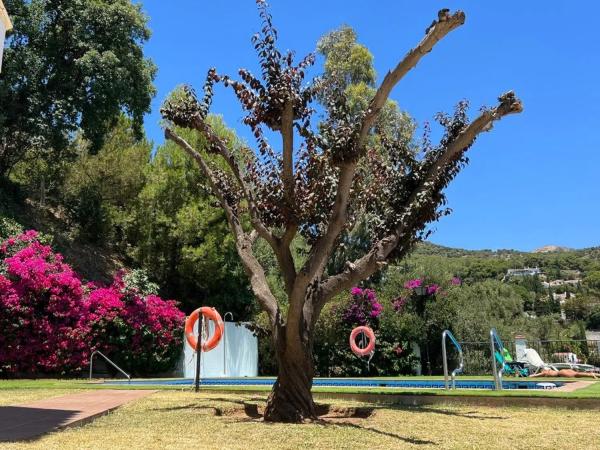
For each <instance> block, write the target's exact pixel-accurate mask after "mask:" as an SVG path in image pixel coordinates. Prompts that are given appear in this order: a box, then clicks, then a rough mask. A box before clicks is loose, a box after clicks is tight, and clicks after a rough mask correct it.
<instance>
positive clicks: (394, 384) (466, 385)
mask: <svg viewBox="0 0 600 450" xmlns="http://www.w3.org/2000/svg"><path fill="white" fill-rule="evenodd" d="M274 382H275V378H203V379H202V380H201V384H202V385H203V386H272V385H273V383H274ZM105 384H131V385H138V386H139V385H141V386H161V385H166V386H186V385H187V386H191V385H193V384H194V380H193V379H191V378H178V379H172V380H132V381H131V382H130V383H128V382H127V381H108V382H106V383H105ZM540 384H546V383H540V382H538V381H518V380H509V381H507V380H504V381H503V382H502V387H503V388H504V389H547V388H548V387H546V386H543V385H540ZM552 384H555V385H556V387H560V386H562V385H564V383H561V382H560V381H553V382H552ZM313 386H315V387H321V386H328V387H369V388H412V389H443V388H444V380H407V379H404V380H393V379H390V380H383V379H379V380H377V379H365V378H363V379H361V378H315V379H314V381H313ZM456 388H457V389H494V382H493V381H491V380H490V381H487V380H457V381H456Z"/></svg>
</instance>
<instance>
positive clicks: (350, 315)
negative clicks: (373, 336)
mask: <svg viewBox="0 0 600 450" xmlns="http://www.w3.org/2000/svg"><path fill="white" fill-rule="evenodd" d="M350 294H351V296H352V300H351V301H350V304H349V305H348V307H347V308H346V310H345V311H344V313H343V315H342V319H343V320H344V322H346V323H347V324H351V325H367V323H368V322H369V320H370V319H377V318H378V317H379V316H380V315H381V313H382V312H383V306H382V305H381V303H379V301H378V300H377V296H376V295H375V291H373V290H372V289H361V288H359V287H353V288H352V289H351V290H350Z"/></svg>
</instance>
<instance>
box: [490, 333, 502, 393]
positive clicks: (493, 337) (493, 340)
mask: <svg viewBox="0 0 600 450" xmlns="http://www.w3.org/2000/svg"><path fill="white" fill-rule="evenodd" d="M496 346H498V347H499V352H498V353H499V354H500V356H501V358H502V367H501V368H500V370H498V365H497V364H496ZM490 351H491V354H492V356H491V358H492V372H493V373H494V385H495V387H496V390H497V391H501V390H502V375H503V374H504V344H503V343H502V340H501V339H500V336H498V333H497V332H496V329H495V328H492V329H491V330H490Z"/></svg>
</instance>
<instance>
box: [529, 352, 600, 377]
mask: <svg viewBox="0 0 600 450" xmlns="http://www.w3.org/2000/svg"><path fill="white" fill-rule="evenodd" d="M519 362H524V363H525V364H527V366H528V367H529V373H530V374H532V375H533V374H535V373H538V372H540V371H542V370H544V369H549V370H560V369H572V370H576V371H578V372H595V371H597V369H596V367H594V366H592V365H590V364H574V363H565V362H561V363H549V364H548V363H545V362H544V360H543V359H542V357H541V356H540V355H539V353H538V352H537V351H535V350H534V349H533V348H526V349H525V352H524V354H523V357H522V358H521V360H520V361H519Z"/></svg>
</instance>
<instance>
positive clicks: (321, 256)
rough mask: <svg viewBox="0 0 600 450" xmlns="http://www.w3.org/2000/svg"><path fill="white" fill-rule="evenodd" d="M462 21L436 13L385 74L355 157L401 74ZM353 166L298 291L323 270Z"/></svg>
mask: <svg viewBox="0 0 600 450" xmlns="http://www.w3.org/2000/svg"><path fill="white" fill-rule="evenodd" d="M464 22H465V14H464V13H463V12H462V11H457V12H456V13H454V14H450V13H449V11H448V10H441V11H439V12H438V20H436V21H434V22H433V23H432V24H431V26H430V27H429V28H428V29H427V31H426V35H425V37H424V38H423V40H421V42H419V44H418V45H417V46H416V47H415V48H414V49H412V50H410V51H409V52H408V53H407V54H406V56H405V57H404V59H403V60H402V61H400V63H399V64H398V65H397V66H396V68H395V69H394V70H392V71H391V72H388V74H387V75H386V76H385V78H384V79H383V82H382V84H381V86H380V87H379V89H377V92H376V93H375V95H374V97H373V99H372V100H371V102H370V103H369V108H368V110H367V112H366V114H365V116H364V118H363V121H362V123H361V125H360V131H359V134H358V138H357V140H356V142H355V143H354V145H355V152H356V153H357V154H360V153H361V152H360V148H361V147H362V146H363V145H364V142H365V139H366V137H367V135H368V133H369V130H370V129H371V127H372V126H373V124H374V122H375V120H376V119H377V117H378V116H379V113H380V112H381V109H382V108H383V106H384V105H385V103H386V101H387V99H388V97H389V95H390V92H391V91H392V89H393V87H394V86H395V85H396V84H398V82H399V81H400V80H401V79H402V78H403V77H404V75H406V74H407V73H408V72H409V71H410V70H411V69H412V68H413V67H415V66H416V65H417V63H418V62H419V61H420V60H421V58H422V57H423V56H425V55H426V54H427V53H429V52H430V51H431V49H432V48H433V46H434V45H435V44H436V43H437V42H439V41H440V40H441V39H442V38H444V37H445V36H446V35H447V34H448V33H450V32H451V31H452V30H454V29H456V28H458V27H459V26H460V25H462V24H463V23H464ZM356 167H357V161H356V160H355V159H350V160H348V161H345V162H343V163H341V165H340V173H339V182H338V187H337V192H336V197H335V202H334V205H333V209H332V213H331V216H330V219H329V223H328V226H327V230H326V232H325V233H324V234H323V235H322V236H321V237H320V238H319V239H318V240H317V242H316V243H315V245H314V246H313V252H312V253H311V255H310V257H309V259H308V261H307V263H306V264H305V266H304V267H303V268H302V270H301V272H300V273H299V274H298V277H297V284H299V285H298V286H297V289H298V290H302V291H303V290H305V289H306V286H307V285H308V283H310V282H311V281H312V280H313V278H314V277H315V276H316V275H317V274H319V273H322V271H323V270H324V267H325V264H326V263H327V260H328V259H329V257H330V255H331V251H332V249H333V245H334V244H335V241H336V239H337V237H338V236H339V234H340V232H341V231H342V229H343V227H344V223H345V221H346V213H347V209H348V202H349V197H350V189H351V187H352V181H353V179H354V174H355V172H356ZM295 289H296V287H295Z"/></svg>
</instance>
